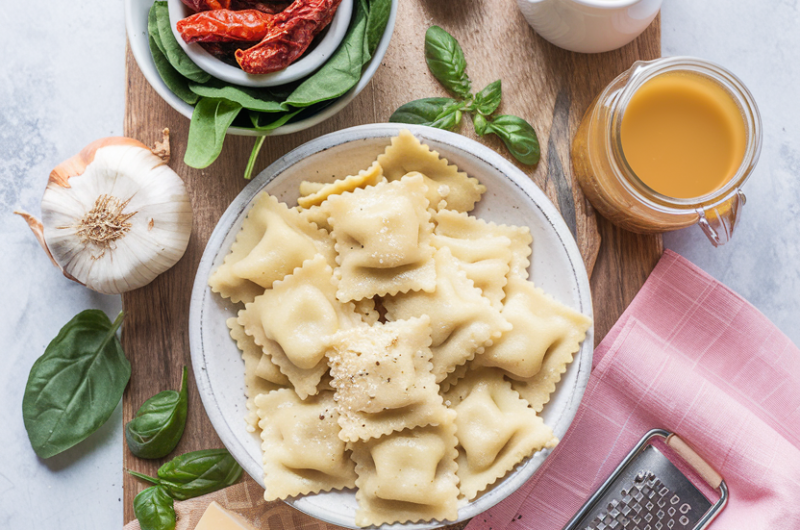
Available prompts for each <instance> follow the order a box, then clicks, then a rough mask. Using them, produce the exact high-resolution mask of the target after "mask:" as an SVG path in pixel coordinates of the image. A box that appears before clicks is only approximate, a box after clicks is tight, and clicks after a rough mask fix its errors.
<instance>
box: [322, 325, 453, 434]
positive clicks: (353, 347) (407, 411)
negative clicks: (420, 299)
mask: <svg viewBox="0 0 800 530" xmlns="http://www.w3.org/2000/svg"><path fill="white" fill-rule="evenodd" d="M430 342H431V339H430V319H429V318H428V317H427V316H424V317H422V318H414V319H410V320H404V321H398V322H390V323H386V324H381V323H376V324H374V325H373V326H366V325H363V326H360V327H356V328H352V329H349V330H345V331H340V332H339V333H337V334H336V335H334V336H333V338H332V339H331V341H330V343H329V350H328V353H327V354H326V355H327V356H328V364H329V365H330V367H331V376H332V377H333V380H332V381H331V386H333V388H335V389H336V395H335V399H336V406H337V409H338V410H339V414H340V416H339V425H341V427H342V431H341V433H340V436H341V438H342V440H347V441H355V440H359V439H361V440H367V439H369V438H375V437H377V436H381V435H383V434H388V433H390V432H392V431H399V430H402V429H407V428H410V427H417V426H423V425H431V424H433V425H436V424H439V423H441V422H442V421H444V419H445V418H446V416H447V409H446V408H445V406H444V404H443V403H442V397H441V396H440V395H439V385H437V384H436V380H435V378H434V376H433V374H432V373H431V364H430V360H431V350H430V348H429V347H428V346H429V345H430Z"/></svg>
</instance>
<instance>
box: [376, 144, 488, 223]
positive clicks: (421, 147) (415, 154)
mask: <svg viewBox="0 0 800 530" xmlns="http://www.w3.org/2000/svg"><path fill="white" fill-rule="evenodd" d="M378 163H379V164H380V165H381V167H382V168H383V174H384V175H385V176H386V178H387V179H389V180H390V181H393V180H400V179H401V178H403V177H404V176H405V175H407V174H409V173H412V172H415V173H417V174H421V175H423V177H424V179H425V186H426V189H427V192H426V194H427V197H428V200H429V201H430V205H431V208H433V209H439V208H443V207H447V208H450V209H451V210H458V211H459V212H468V211H470V210H472V209H473V208H474V207H475V203H476V202H478V201H479V200H480V199H481V195H483V194H484V192H486V186H484V185H483V184H481V183H480V182H478V179H476V178H473V177H468V176H467V174H466V173H464V172H463V171H459V170H458V167H456V166H455V165H454V164H451V163H450V162H448V161H447V160H446V159H444V158H441V157H440V156H439V153H437V152H436V151H433V150H431V148H430V147H428V146H427V145H425V144H423V143H422V142H420V141H419V140H418V139H417V138H416V137H415V136H414V135H413V134H411V132H409V131H408V130H402V131H400V134H398V135H397V136H395V137H394V138H392V143H391V145H389V146H388V147H387V148H386V151H384V153H383V154H382V155H380V156H379V157H378Z"/></svg>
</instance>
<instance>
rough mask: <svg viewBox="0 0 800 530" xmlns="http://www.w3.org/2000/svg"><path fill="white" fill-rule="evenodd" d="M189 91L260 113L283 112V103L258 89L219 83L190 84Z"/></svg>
mask: <svg viewBox="0 0 800 530" xmlns="http://www.w3.org/2000/svg"><path fill="white" fill-rule="evenodd" d="M189 90H191V91H192V92H193V93H194V94H196V95H198V96H201V97H204V98H215V99H227V100H228V101H232V102H234V103H238V104H239V105H241V106H242V107H243V108H245V109H248V110H255V111H259V112H283V107H282V105H281V101H279V100H278V99H276V98H274V97H273V96H272V94H270V93H269V92H267V91H265V90H259V89H257V88H247V87H240V86H234V85H226V84H224V83H222V82H219V81H216V82H215V81H212V82H209V83H206V84H199V83H189Z"/></svg>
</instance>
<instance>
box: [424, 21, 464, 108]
mask: <svg viewBox="0 0 800 530" xmlns="http://www.w3.org/2000/svg"><path fill="white" fill-rule="evenodd" d="M425 61H426V62H427V63H428V68H430V70H431V73H433V75H434V77H436V79H438V80H439V82H440V83H442V84H443V85H444V87H445V88H446V89H447V90H449V91H450V92H452V93H453V94H455V95H457V96H461V97H462V98H465V97H467V96H469V93H470V90H471V89H472V82H471V81H470V80H469V77H468V76H467V72H466V70H467V60H466V59H465V58H464V51H463V50H462V49H461V46H460V45H459V44H458V41H456V39H454V38H453V36H452V35H450V34H449V33H447V32H446V31H445V30H443V29H442V28H440V27H439V26H431V27H429V28H428V31H427V32H425Z"/></svg>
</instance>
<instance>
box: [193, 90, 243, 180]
mask: <svg viewBox="0 0 800 530" xmlns="http://www.w3.org/2000/svg"><path fill="white" fill-rule="evenodd" d="M240 110H242V106H241V105H240V104H239V103H236V102H233V101H229V100H227V99H217V98H201V99H200V101H198V102H197V105H195V107H194V112H193V113H192V122H191V124H190V125H189V140H188V142H187V146H186V154H185V155H184V157H183V161H184V162H185V163H186V165H187V166H190V167H194V168H198V169H202V168H204V167H208V166H209V165H210V164H211V163H212V162H213V161H214V160H216V159H217V157H218V156H219V153H220V152H221V151H222V143H223V142H224V141H225V133H226V132H227V131H228V127H230V125H231V123H233V120H234V119H235V118H236V116H237V115H238V114H239V111H240Z"/></svg>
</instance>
